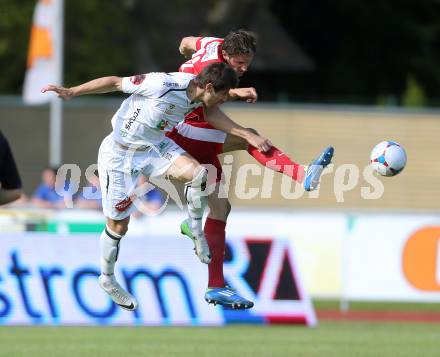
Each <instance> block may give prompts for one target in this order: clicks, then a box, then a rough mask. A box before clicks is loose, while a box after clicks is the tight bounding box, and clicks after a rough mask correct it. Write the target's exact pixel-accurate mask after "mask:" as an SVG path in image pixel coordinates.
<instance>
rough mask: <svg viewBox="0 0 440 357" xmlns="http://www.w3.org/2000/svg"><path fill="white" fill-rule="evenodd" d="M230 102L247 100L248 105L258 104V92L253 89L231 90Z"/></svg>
mask: <svg viewBox="0 0 440 357" xmlns="http://www.w3.org/2000/svg"><path fill="white" fill-rule="evenodd" d="M228 100H245V101H246V102H248V103H256V102H257V100H258V94H257V90H256V89H255V88H253V87H249V88H233V89H230V90H229V93H228Z"/></svg>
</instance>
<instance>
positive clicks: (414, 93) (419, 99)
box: [402, 75, 426, 107]
mask: <svg viewBox="0 0 440 357" xmlns="http://www.w3.org/2000/svg"><path fill="white" fill-rule="evenodd" d="M406 83H407V84H406V90H405V92H404V93H403V97H402V105H403V106H404V107H423V106H425V104H426V97H425V91H424V90H423V88H422V87H421V86H420V84H419V83H418V82H417V80H416V79H415V78H414V76H412V75H409V76H408V78H407V81H406Z"/></svg>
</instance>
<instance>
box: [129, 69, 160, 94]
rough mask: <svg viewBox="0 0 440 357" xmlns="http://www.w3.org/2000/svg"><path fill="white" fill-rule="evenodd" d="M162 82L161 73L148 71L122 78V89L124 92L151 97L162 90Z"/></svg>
mask: <svg viewBox="0 0 440 357" xmlns="http://www.w3.org/2000/svg"><path fill="white" fill-rule="evenodd" d="M162 82H163V81H162V77H161V75H160V73H147V74H138V75H135V76H131V77H124V78H122V91H123V92H124V93H130V94H140V95H142V96H144V97H151V96H154V95H155V94H156V93H157V92H158V91H160V89H161V88H162Z"/></svg>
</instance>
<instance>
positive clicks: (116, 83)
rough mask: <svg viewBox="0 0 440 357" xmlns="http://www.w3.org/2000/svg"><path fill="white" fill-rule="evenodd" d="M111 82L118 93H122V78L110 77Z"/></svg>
mask: <svg viewBox="0 0 440 357" xmlns="http://www.w3.org/2000/svg"><path fill="white" fill-rule="evenodd" d="M109 80H110V82H111V84H112V86H113V88H114V89H115V90H116V91H122V78H121V77H117V76H111V77H109Z"/></svg>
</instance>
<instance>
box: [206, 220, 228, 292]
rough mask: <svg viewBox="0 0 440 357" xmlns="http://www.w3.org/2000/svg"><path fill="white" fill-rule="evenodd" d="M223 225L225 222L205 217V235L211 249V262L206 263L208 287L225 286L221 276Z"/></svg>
mask: <svg viewBox="0 0 440 357" xmlns="http://www.w3.org/2000/svg"><path fill="white" fill-rule="evenodd" d="M225 227H226V222H223V221H220V220H217V219H212V218H207V219H206V222H205V229H204V231H205V237H206V240H207V241H208V244H209V250H210V251H211V263H209V265H208V272H209V280H208V287H210V288H222V287H224V286H225V278H224V277H223V261H224V259H225V235H226V234H225Z"/></svg>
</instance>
